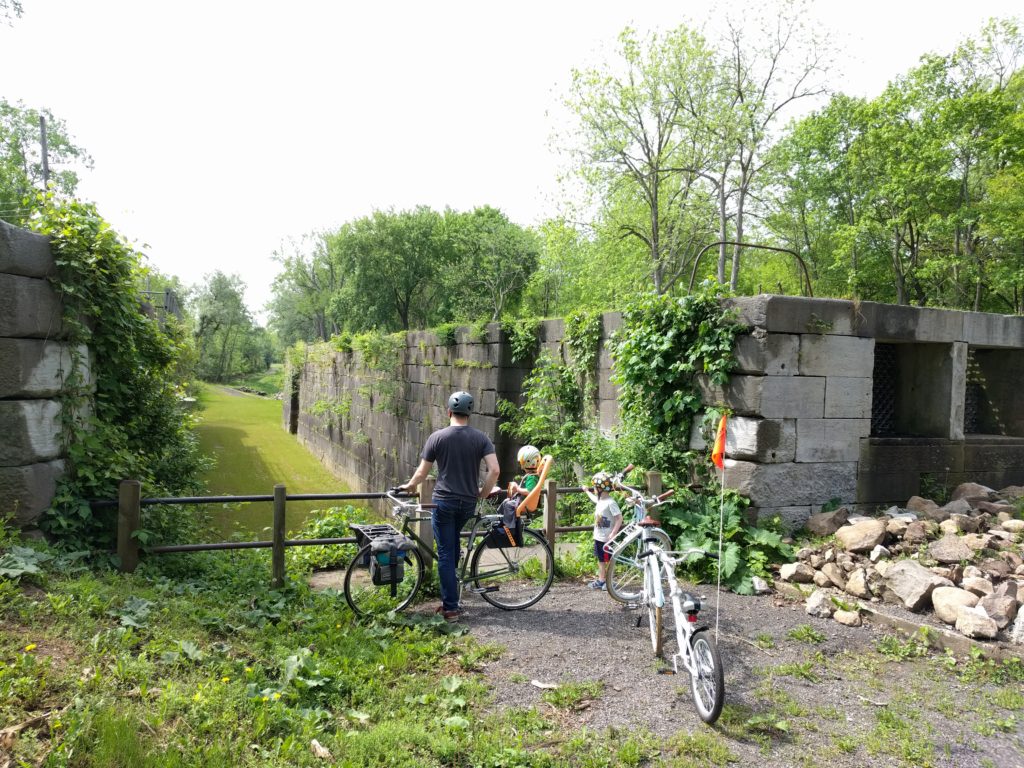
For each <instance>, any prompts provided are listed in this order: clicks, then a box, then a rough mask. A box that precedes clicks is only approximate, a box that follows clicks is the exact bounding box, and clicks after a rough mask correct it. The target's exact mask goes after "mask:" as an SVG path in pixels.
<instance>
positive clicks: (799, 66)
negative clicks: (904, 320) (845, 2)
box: [693, 3, 826, 291]
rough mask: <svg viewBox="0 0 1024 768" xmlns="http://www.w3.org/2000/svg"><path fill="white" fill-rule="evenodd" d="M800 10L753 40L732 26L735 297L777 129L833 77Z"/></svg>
mask: <svg viewBox="0 0 1024 768" xmlns="http://www.w3.org/2000/svg"><path fill="white" fill-rule="evenodd" d="M802 19H803V14H802V12H801V7H800V5H799V4H795V3H794V4H787V5H784V6H782V7H781V9H780V10H779V12H778V13H777V14H776V15H775V16H774V17H773V18H768V17H761V18H760V19H759V29H757V30H756V31H755V33H754V35H753V37H754V39H755V42H750V41H749V40H748V39H747V34H746V33H745V32H744V29H743V27H742V26H741V25H740V24H739V23H738V22H736V21H735V20H730V21H729V24H728V44H729V52H728V57H727V60H726V62H725V63H724V64H723V66H722V69H721V78H722V79H721V83H720V86H719V87H720V88H721V92H722V97H723V99H724V101H725V102H726V103H728V104H729V109H728V111H727V112H726V113H725V115H724V121H723V124H722V125H721V126H720V127H716V126H715V125H713V124H711V123H705V127H706V128H707V129H708V130H709V131H713V132H716V133H717V134H718V135H719V137H720V139H721V141H720V146H721V147H722V149H723V150H724V154H723V155H722V156H721V157H720V158H719V161H718V162H719V165H718V168H719V169H720V171H719V173H718V178H719V179H720V180H721V182H720V183H722V186H721V187H720V188H719V235H720V237H719V239H720V240H723V241H724V240H727V239H728V238H727V237H725V233H726V219H727V218H728V217H729V212H728V211H727V209H726V207H725V204H724V203H725V199H726V198H727V197H729V196H730V193H726V192H725V189H724V182H725V180H726V179H730V183H731V184H732V187H733V190H732V192H731V196H732V197H733V198H734V204H735V211H734V212H733V213H732V218H733V223H734V234H735V240H734V242H735V243H737V244H736V245H733V246H732V248H733V251H732V264H731V269H730V273H729V287H730V289H731V290H732V291H735V290H736V289H737V286H738V282H739V277H740V259H741V253H742V250H743V246H742V245H739V243H743V242H744V237H745V236H746V214H747V203H748V201H749V200H750V199H751V197H752V196H753V194H754V190H755V181H756V180H757V178H758V177H759V176H760V175H761V173H762V172H763V171H764V170H765V168H766V166H767V165H768V163H770V162H771V157H772V155H771V153H770V152H769V151H768V150H769V148H770V147H771V144H772V142H773V140H774V136H773V129H774V126H775V124H776V123H777V122H778V121H779V120H780V119H781V117H782V116H783V115H784V114H785V112H786V111H787V109H788V108H789V107H791V106H792V105H793V104H794V103H795V102H797V101H799V100H802V99H807V98H811V97H815V96H818V95H820V94H822V93H824V86H823V85H822V84H821V83H820V82H818V81H817V80H816V79H815V78H816V77H818V76H820V75H823V74H824V73H825V71H826V67H825V64H824V54H823V52H822V45H821V43H820V41H819V40H818V39H817V38H816V36H815V34H814V32H813V31H812V30H810V29H809V28H808V27H807V26H805V24H804V22H803V20H802ZM714 114H715V113H713V112H712V113H709V112H707V111H705V112H703V113H701V114H694V115H693V117H694V118H695V119H698V120H699V119H700V118H701V117H707V116H714ZM726 247H727V246H726V245H725V244H724V243H723V244H721V245H719V257H718V282H719V283H724V282H725V262H726Z"/></svg>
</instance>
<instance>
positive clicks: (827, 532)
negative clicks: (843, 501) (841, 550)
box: [806, 507, 850, 536]
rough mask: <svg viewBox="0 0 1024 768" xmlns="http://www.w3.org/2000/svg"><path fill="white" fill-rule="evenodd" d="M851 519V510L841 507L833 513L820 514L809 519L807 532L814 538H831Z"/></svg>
mask: <svg viewBox="0 0 1024 768" xmlns="http://www.w3.org/2000/svg"><path fill="white" fill-rule="evenodd" d="M849 518H850V510H848V509H847V508H846V507H839V509H834V510H832V511H831V512H818V513H817V514H814V515H811V516H810V517H809V518H807V524H806V525H807V530H808V531H809V532H810V533H811V534H812V535H814V536H831V535H832V534H833V533H835V532H836V531H838V530H839V529H840V528H842V527H843V526H844V525H846V521H847V520H849Z"/></svg>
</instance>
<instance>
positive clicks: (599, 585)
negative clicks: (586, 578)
mask: <svg viewBox="0 0 1024 768" xmlns="http://www.w3.org/2000/svg"><path fill="white" fill-rule="evenodd" d="M587 586H588V587H590V588H591V589H604V588H605V585H604V582H603V581H601V580H600V579H594V580H593V581H592V582H590V583H589V584H588V585H587Z"/></svg>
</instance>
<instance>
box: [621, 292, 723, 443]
mask: <svg viewBox="0 0 1024 768" xmlns="http://www.w3.org/2000/svg"><path fill="white" fill-rule="evenodd" d="M741 329H742V326H741V325H740V324H739V323H738V322H737V321H736V320H735V318H733V317H732V316H731V314H730V312H729V311H728V310H727V309H725V308H724V307H723V304H722V292H721V289H720V288H719V287H718V286H717V284H706V285H704V286H702V287H701V289H700V290H699V291H698V292H696V293H693V294H690V295H688V296H683V297H674V296H668V295H653V294H652V295H647V296H643V297H640V298H639V299H637V300H636V301H634V302H633V304H631V305H630V306H629V307H628V308H627V309H626V310H625V311H624V312H623V324H622V327H621V328H620V329H619V330H618V331H617V332H616V334H615V337H614V341H613V344H612V357H613V359H614V362H615V374H614V376H615V381H616V383H617V384H619V385H620V386H621V399H620V408H621V411H620V412H621V416H622V419H623V420H624V421H625V420H629V421H633V422H635V423H638V424H642V425H644V426H645V427H646V429H647V430H648V432H649V435H650V439H651V443H652V446H655V447H657V448H658V449H659V452H660V453H661V454H662V455H663V456H665V457H666V458H668V459H669V460H670V461H672V462H673V463H681V462H682V458H683V454H684V453H685V451H686V447H687V445H688V443H689V433H690V424H691V421H692V419H693V417H694V415H696V414H697V413H698V412H699V411H700V410H701V408H702V407H703V401H702V399H701V393H700V389H699V386H698V379H699V377H701V376H706V377H707V379H708V380H709V381H710V382H712V383H715V384H724V383H725V382H726V381H728V378H729V372H730V371H731V370H732V369H733V368H734V367H735V365H736V361H735V356H734V355H733V344H734V342H735V339H736V335H737V334H738V333H739V332H740V330H741Z"/></svg>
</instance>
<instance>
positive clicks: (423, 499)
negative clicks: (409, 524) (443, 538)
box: [413, 477, 437, 565]
mask: <svg viewBox="0 0 1024 768" xmlns="http://www.w3.org/2000/svg"><path fill="white" fill-rule="evenodd" d="M436 482H437V480H436V479H435V478H433V477H425V478H423V481H422V482H421V483H420V504H433V503H434V483H436ZM424 511H426V513H427V519H426V520H417V521H416V522H415V523H413V526H414V530H415V532H416V535H417V536H419V537H420V539H422V541H423V544H422V545H420V554H421V555H423V562H424V563H425V564H427V565H429V564H430V559H431V558H432V557H433V556H434V526H433V525H431V524H430V517H431V514H432V513H431V512H430V510H424Z"/></svg>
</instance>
